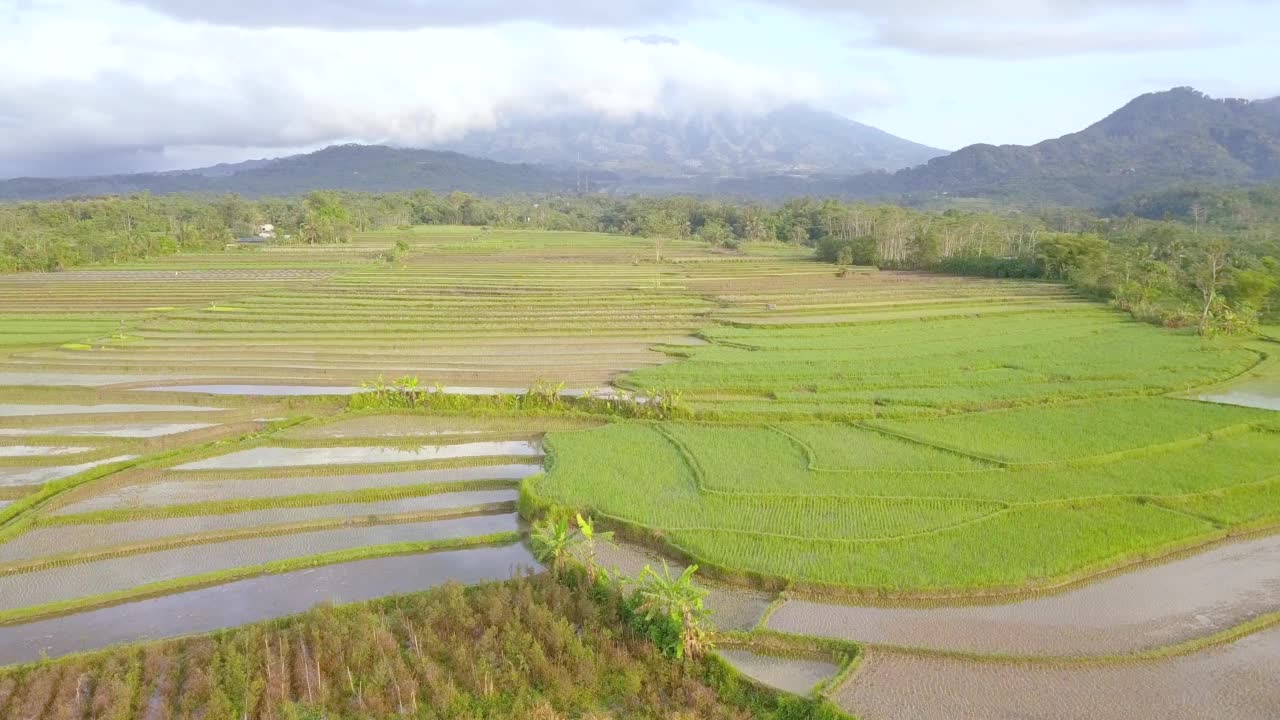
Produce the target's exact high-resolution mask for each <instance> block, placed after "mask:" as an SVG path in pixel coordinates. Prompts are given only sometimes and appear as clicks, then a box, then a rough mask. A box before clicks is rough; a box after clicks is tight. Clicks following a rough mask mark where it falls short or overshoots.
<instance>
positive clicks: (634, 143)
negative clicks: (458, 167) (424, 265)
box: [441, 105, 946, 177]
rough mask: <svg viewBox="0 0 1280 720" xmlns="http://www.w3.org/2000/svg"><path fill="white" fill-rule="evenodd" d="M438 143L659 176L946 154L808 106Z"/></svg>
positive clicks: (571, 125) (841, 166)
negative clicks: (764, 111)
mask: <svg viewBox="0 0 1280 720" xmlns="http://www.w3.org/2000/svg"><path fill="white" fill-rule="evenodd" d="M441 147H442V148H444V149H449V150H455V151H457V152H461V153H465V154H467V155H474V156H477V157H484V158H489V159H492V160H500V161H502V162H524V163H543V164H548V165H556V166H562V167H591V168H598V169H603V170H610V171H614V172H618V173H622V174H629V175H646V176H659V177H678V176H684V175H709V176H713V177H723V176H758V175H767V174H774V173H797V174H811V173H839V174H844V175H852V174H856V173H861V172H867V171H873V170H898V169H900V168H905V167H911V166H913V165H919V164H920V163H923V162H925V161H927V160H929V159H930V158H934V157H938V156H939V155H945V154H946V151H945V150H939V149H937V148H932V147H927V146H925V145H921V144H919V143H914V142H911V141H909V140H904V139H902V138H900V137H897V136H894V135H891V134H889V133H887V132H885V131H883V130H880V129H877V128H874V127H871V126H869V125H864V124H862V123H859V122H855V121H853V120H849V119H848V118H845V117H842V116H840V115H837V114H835V113H831V112H826V111H823V110H818V109H815V108H811V107H807V106H804V105H790V106H787V107H783V108H780V109H777V110H773V111H771V112H766V113H758V114H756V113H744V112H719V113H701V114H691V115H689V114H686V115H671V116H659V115H638V116H634V117H631V118H626V119H613V118H610V117H608V116H606V115H599V114H595V115H592V114H575V115H561V116H553V117H541V118H532V117H530V118H514V119H511V120H508V121H506V122H504V123H502V124H500V125H499V127H497V128H494V129H491V130H479V131H474V132H472V133H470V134H468V135H467V136H465V137H463V138H461V139H460V140H458V141H455V142H452V143H446V144H444V145H442V146H441Z"/></svg>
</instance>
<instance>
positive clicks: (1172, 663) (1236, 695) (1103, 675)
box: [834, 625, 1280, 720]
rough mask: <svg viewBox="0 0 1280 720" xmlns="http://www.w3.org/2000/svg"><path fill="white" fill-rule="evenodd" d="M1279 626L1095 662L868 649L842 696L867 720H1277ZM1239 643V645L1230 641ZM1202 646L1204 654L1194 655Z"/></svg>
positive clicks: (1279, 699) (840, 692) (844, 704)
mask: <svg viewBox="0 0 1280 720" xmlns="http://www.w3.org/2000/svg"><path fill="white" fill-rule="evenodd" d="M1275 632H1276V630H1275V628H1274V625H1273V626H1271V627H1270V628H1255V629H1253V630H1252V632H1251V633H1249V634H1246V635H1243V636H1237V637H1235V638H1223V639H1222V641H1221V642H1220V643H1219V644H1220V645H1221V647H1217V648H1212V649H1206V651H1205V652H1203V653H1199V654H1195V655H1190V656H1188V655H1187V653H1186V652H1179V653H1174V654H1160V655H1154V656H1148V657H1128V658H1113V659H1111V660H1109V661H1105V662H1100V663H1093V664H1083V665H1081V664H1062V663H1029V662H1021V661H1017V662H1002V661H998V660H994V659H988V660H978V659H971V658H956V657H944V656H925V655H917V654H911V653H901V652H898V651H895V650H892V649H883V648H868V649H867V650H868V652H867V654H866V655H867V657H866V660H865V661H864V663H863V665H862V666H861V668H860V669H859V672H858V674H857V675H855V676H853V677H852V678H850V679H849V680H848V681H846V682H845V684H844V685H843V686H842V687H841V688H839V689H838V691H837V692H836V693H835V697H834V699H835V700H836V702H837V703H838V704H840V705H841V706H842V707H843V708H844V709H845V710H846V711H849V712H857V713H858V714H859V716H861V717H865V718H890V717H899V716H901V714H902V713H903V712H907V713H909V714H910V715H911V717H915V718H923V719H927V720H932V719H935V718H936V719H938V720H943V719H945V718H951V717H954V709H955V708H956V707H964V708H965V709H966V710H967V711H968V712H970V713H974V716H975V717H984V718H992V719H993V720H995V719H1008V720H1012V719H1014V718H1017V719H1019V720H1029V719H1031V718H1037V719H1048V718H1060V717H1089V718H1096V719H1098V720H1121V719H1124V718H1135V717H1160V718H1168V719H1169V720H1201V719H1202V718H1208V717H1231V718H1240V719H1242V720H1243V719H1246V718H1247V719H1248V720H1271V719H1272V718H1274V717H1275V708H1276V707H1277V704H1278V703H1280V691H1278V690H1277V686H1276V684H1275V682H1274V677H1273V675H1274V673H1272V672H1270V671H1271V670H1272V669H1273V668H1274V667H1275V662H1276V658H1277V652H1280V650H1278V648H1280V644H1278V643H1277V637H1276V635H1275V634H1274V633H1275ZM1229 640H1234V642H1231V643H1230V644H1225V643H1226V642H1227V641H1229ZM1194 649H1197V648H1193V650H1194Z"/></svg>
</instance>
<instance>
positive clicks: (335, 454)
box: [174, 440, 542, 470]
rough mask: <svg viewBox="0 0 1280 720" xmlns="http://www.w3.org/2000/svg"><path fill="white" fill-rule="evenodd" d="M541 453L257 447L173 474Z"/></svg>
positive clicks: (500, 447)
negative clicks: (194, 471) (187, 471)
mask: <svg viewBox="0 0 1280 720" xmlns="http://www.w3.org/2000/svg"><path fill="white" fill-rule="evenodd" d="M541 455H542V449H541V448H539V447H538V446H537V445H536V444H535V443H531V442H527V441H523V440H510V441H492V442H470V443H458V444H455V445H426V446H421V447H417V448H413V449H401V448H393V447H322V448H279V447H260V448H253V449H252V450H242V451H240V452H235V453H231V454H229V455H220V456H218V457H212V458H208V459H205V460H198V461H196V462H191V463H185V464H183V465H178V466H177V467H175V468H174V469H175V470H244V469H247V468H269V467H299V466H306V465H359V464H374V463H394V462H415V461H423V460H446V459H450V458H480V457H539V456H541Z"/></svg>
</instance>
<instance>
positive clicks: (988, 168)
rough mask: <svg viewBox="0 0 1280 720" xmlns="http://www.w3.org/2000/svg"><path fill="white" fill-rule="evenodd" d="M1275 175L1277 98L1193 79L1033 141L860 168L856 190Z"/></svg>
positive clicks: (1135, 183) (1009, 189)
mask: <svg viewBox="0 0 1280 720" xmlns="http://www.w3.org/2000/svg"><path fill="white" fill-rule="evenodd" d="M1278 178H1280V98H1273V99H1271V100H1261V101H1249V100H1237V99H1225V100H1219V99H1214V98H1211V97H1209V96H1207V95H1205V94H1203V93H1200V92H1198V91H1196V90H1193V89H1191V88H1174V89H1173V90H1168V91H1165V92H1158V93H1149V94H1146V95H1141V96H1139V97H1137V98H1135V99H1134V100H1132V101H1130V102H1129V103H1128V104H1126V105H1125V106H1124V107H1122V108H1120V109H1119V110H1117V111H1115V112H1113V113H1112V114H1111V115H1109V116H1107V117H1106V118H1104V119H1102V120H1100V121H1098V122H1097V123H1094V124H1093V125H1090V126H1089V127H1088V128H1085V129H1084V130H1081V131H1080V132H1076V133H1072V134H1070V135H1064V136H1063V137H1060V138H1057V139H1054V140H1045V141H1043V142H1040V143H1037V144H1035V145H1030V146H1023V145H1000V146H995V145H970V146H968V147H965V148H962V149H960V150H957V151H956V152H954V153H952V154H950V155H947V156H945V157H940V158H935V159H933V160H931V161H929V162H928V163H927V164H926V165H923V166H920V167H917V168H911V169H907V170H903V171H900V172H898V173H896V174H895V175H893V176H892V177H885V176H883V175H878V176H862V177H859V178H854V179H853V180H852V181H851V182H850V184H849V190H850V191H851V192H850V194H853V195H860V196H876V195H887V194H891V193H895V192H896V193H903V194H908V195H911V194H916V195H919V194H949V195H959V196H976V197H990V198H997V199H1007V200H1012V201H1021V202H1042V203H1043V202H1048V203H1057V204H1066V205H1084V206H1096V205H1100V204H1103V203H1108V202H1114V201H1115V200H1116V199H1117V198H1119V197H1124V196H1127V195H1130V194H1133V193H1138V192H1149V191H1154V190H1159V189H1162V188H1165V187H1168V186H1170V185H1173V184H1178V183H1211V184H1223V185H1226V184H1234V185H1242V184H1249V183H1256V182H1265V181H1268V180H1275V179H1278Z"/></svg>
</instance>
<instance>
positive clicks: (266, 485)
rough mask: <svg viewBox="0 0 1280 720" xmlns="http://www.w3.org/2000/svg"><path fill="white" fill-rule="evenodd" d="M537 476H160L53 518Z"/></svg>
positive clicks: (509, 470) (449, 471)
mask: <svg viewBox="0 0 1280 720" xmlns="http://www.w3.org/2000/svg"><path fill="white" fill-rule="evenodd" d="M540 472H542V465H541V464H540V463H507V464H501V465H479V466H474V467H460V468H445V469H440V470H406V471H402V472H385V473H360V474H333V475H314V476H310V477H289V478H244V479H237V478H227V479H218V480H210V479H189V478H177V477H174V476H173V475H162V476H160V478H159V479H155V480H150V481H147V482H144V483H139V484H131V485H124V486H121V487H115V488H111V489H108V490H103V491H101V492H93V490H92V488H87V489H86V491H85V492H82V493H78V494H77V496H73V498H72V499H69V501H68V502H67V504H65V505H62V506H61V507H58V508H57V509H56V510H54V511H53V513H54V514H55V515H67V514H74V513H87V512H94V511H99V510H122V509H129V508H147V507H165V506H171V505H189V504H197V503H214V502H226V501H232V500H256V499H264V498H283V497H289V496H293V495H313V494H323V493H343V492H357V491H362V490H374V489H379V488H405V487H414V486H419V485H433V484H436V485H438V484H443V483H467V482H476V481H487V480H510V481H513V482H514V481H517V480H520V479H522V478H526V477H529V476H530V475H535V474H537V473H540Z"/></svg>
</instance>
